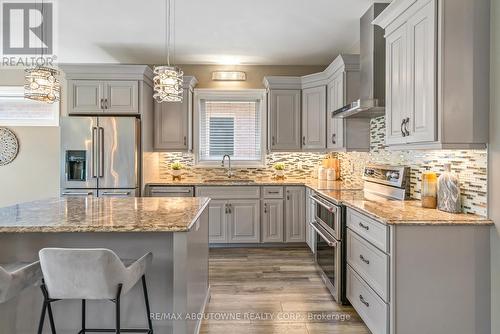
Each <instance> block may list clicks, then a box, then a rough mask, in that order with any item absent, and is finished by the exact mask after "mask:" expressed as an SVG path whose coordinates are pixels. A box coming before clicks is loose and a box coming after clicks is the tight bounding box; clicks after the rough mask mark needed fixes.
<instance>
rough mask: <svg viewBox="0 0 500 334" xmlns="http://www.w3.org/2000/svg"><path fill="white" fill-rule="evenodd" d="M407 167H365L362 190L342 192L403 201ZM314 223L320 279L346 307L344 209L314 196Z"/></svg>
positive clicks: (407, 192)
mask: <svg viewBox="0 0 500 334" xmlns="http://www.w3.org/2000/svg"><path fill="white" fill-rule="evenodd" d="M409 177H410V168H409V167H404V166H389V165H374V164H373V165H367V166H366V167H365V169H364V171H363V179H364V180H365V182H364V188H363V193H362V192H361V191H352V190H344V191H342V192H343V193H344V195H346V194H347V193H352V194H353V196H354V194H355V196H356V197H357V196H359V197H360V198H363V194H364V197H369V196H382V197H385V198H391V199H398V200H405V199H407V198H408V197H409V188H410V182H409ZM310 198H311V199H312V200H313V201H314V203H315V209H314V222H311V223H310V225H311V227H312V228H313V229H314V231H315V233H316V249H315V257H316V264H317V266H318V268H319V271H320V275H321V278H322V279H323V281H324V283H325V285H326V287H327V288H328V290H330V292H331V294H332V296H333V297H334V299H335V300H336V301H337V302H338V303H340V304H348V303H349V302H348V300H347V298H346V294H345V288H346V285H345V284H346V283H345V282H346V278H345V275H346V233H347V230H346V218H345V217H346V208H345V206H344V205H342V204H341V203H339V202H335V201H333V200H332V199H330V198H326V197H325V196H322V195H321V194H318V193H313V194H312V195H311V196H310Z"/></svg>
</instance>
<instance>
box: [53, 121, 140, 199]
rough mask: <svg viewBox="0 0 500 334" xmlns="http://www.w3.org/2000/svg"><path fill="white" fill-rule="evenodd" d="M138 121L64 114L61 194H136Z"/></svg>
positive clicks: (138, 187) (137, 188)
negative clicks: (65, 115)
mask: <svg viewBox="0 0 500 334" xmlns="http://www.w3.org/2000/svg"><path fill="white" fill-rule="evenodd" d="M139 122H140V121H139V119H137V118H135V117H107V116H99V117H74V116H70V117H63V118H62V119H61V195H62V196H99V197H105V196H131V197H133V196H139V192H140V191H139V189H140V177H139V175H140V163H139V152H140V123H139Z"/></svg>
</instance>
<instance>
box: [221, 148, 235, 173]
mask: <svg viewBox="0 0 500 334" xmlns="http://www.w3.org/2000/svg"><path fill="white" fill-rule="evenodd" d="M226 157H227V158H228V160H229V168H228V169H227V177H232V176H233V172H232V170H231V157H230V156H229V154H225V155H224V156H223V157H222V163H221V166H222V167H224V162H225V161H226Z"/></svg>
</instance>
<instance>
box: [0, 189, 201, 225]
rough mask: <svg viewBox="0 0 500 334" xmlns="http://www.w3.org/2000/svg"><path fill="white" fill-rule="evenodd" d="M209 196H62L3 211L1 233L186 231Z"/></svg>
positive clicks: (22, 204)
mask: <svg viewBox="0 0 500 334" xmlns="http://www.w3.org/2000/svg"><path fill="white" fill-rule="evenodd" d="M209 201H210V199H208V198H206V197H183V198H173V197H169V198H150V197H136V198H132V197H130V198H128V197H127V198H94V197H84V198H83V197H61V198H50V199H46V200H39V201H33V202H26V203H21V204H16V205H13V206H8V207H4V208H0V233H28V232H186V231H189V229H190V228H191V226H192V225H193V224H194V223H195V222H196V220H197V219H198V218H199V216H200V214H201V213H202V212H203V210H204V209H205V208H206V207H207V205H208V203H209Z"/></svg>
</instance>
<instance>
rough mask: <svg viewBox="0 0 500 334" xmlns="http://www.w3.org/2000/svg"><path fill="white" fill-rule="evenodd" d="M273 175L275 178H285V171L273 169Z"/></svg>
mask: <svg viewBox="0 0 500 334" xmlns="http://www.w3.org/2000/svg"><path fill="white" fill-rule="evenodd" d="M274 175H275V176H276V179H278V180H280V179H284V178H285V171H284V170H281V169H280V170H275V171H274Z"/></svg>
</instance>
